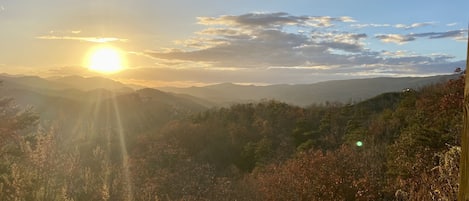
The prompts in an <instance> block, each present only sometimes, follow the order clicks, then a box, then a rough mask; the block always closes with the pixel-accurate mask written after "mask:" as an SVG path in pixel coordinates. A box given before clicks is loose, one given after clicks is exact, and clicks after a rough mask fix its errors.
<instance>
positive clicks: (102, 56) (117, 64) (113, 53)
mask: <svg viewBox="0 0 469 201" xmlns="http://www.w3.org/2000/svg"><path fill="white" fill-rule="evenodd" d="M124 63H125V59H124V56H123V54H122V51H121V50H119V49H118V48H115V47H112V46H99V47H95V48H93V49H91V50H90V51H89V53H88V55H87V57H86V64H85V65H86V66H87V67H88V69H90V70H92V71H96V72H99V73H104V74H112V73H117V72H119V71H121V70H123V69H124V68H125V66H124Z"/></svg>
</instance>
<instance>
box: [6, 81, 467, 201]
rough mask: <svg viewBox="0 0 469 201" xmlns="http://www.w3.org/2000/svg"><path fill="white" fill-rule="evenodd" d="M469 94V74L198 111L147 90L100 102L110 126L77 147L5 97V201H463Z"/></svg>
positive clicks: (80, 133)
mask: <svg viewBox="0 0 469 201" xmlns="http://www.w3.org/2000/svg"><path fill="white" fill-rule="evenodd" d="M463 88H464V77H463V76H461V77H459V78H456V79H452V80H449V81H448V82H445V83H440V84H433V85H428V86H426V87H422V88H420V89H418V90H407V91H402V92H391V93H384V94H381V95H378V96H376V97H374V98H371V99H367V100H365V101H361V102H356V103H348V104H344V103H336V102H325V103H323V104H313V105H310V106H308V107H306V108H304V107H298V106H293V105H289V104H287V103H283V102H279V101H275V100H265V101H261V102H258V103H245V104H234V105H232V106H230V107H227V108H212V109H209V110H203V109H201V108H203V107H202V106H200V105H198V104H196V103H194V102H190V101H188V100H187V99H184V101H182V100H180V99H178V100H179V101H181V102H178V105H186V106H188V107H187V108H198V109H192V110H188V109H184V110H181V112H174V111H177V110H168V111H171V113H169V112H168V113H161V114H160V113H156V112H157V111H162V110H156V109H152V107H151V105H152V104H150V103H149V102H159V103H160V104H158V105H165V104H166V106H167V105H168V104H169V102H171V103H174V102H173V101H175V99H174V100H173V99H171V98H174V97H173V96H168V95H167V94H166V93H160V92H159V91H153V90H141V91H138V92H136V94H138V95H135V94H134V95H131V94H128V95H124V96H115V97H109V99H106V100H104V101H103V102H100V105H101V106H100V107H98V108H100V110H90V111H96V112H97V113H98V114H99V115H98V116H95V117H94V118H95V119H91V120H90V122H95V121H99V122H100V124H99V125H102V126H100V127H99V129H96V128H94V127H91V126H89V125H90V124H76V125H75V126H76V128H75V129H76V130H75V131H76V132H74V133H73V136H75V137H74V138H71V139H67V140H65V139H64V137H63V136H69V135H70V134H69V132H72V131H71V130H67V129H57V128H58V127H60V125H61V121H60V120H57V121H56V122H55V123H54V124H49V127H44V126H43V124H40V125H42V126H35V125H37V122H38V117H37V116H36V115H35V114H34V113H33V112H32V110H30V109H21V108H19V107H16V106H15V102H14V100H12V99H8V98H5V97H3V99H1V101H0V111H2V113H0V122H1V123H0V135H1V137H2V141H1V143H0V157H1V160H0V200H269V201H272V200H279V201H280V200H282V201H283V200H313V201H314V200H455V199H456V195H457V180H458V174H459V168H458V160H459V154H460V147H459V145H460V140H459V139H460V133H461V129H462V103H463ZM116 100H117V103H118V105H119V107H123V108H126V109H122V110H119V112H116V111H115V110H113V108H114V109H115V102H114V101H116ZM165 100H167V101H169V102H165ZM146 103H148V104H146ZM124 106H125V107H124ZM166 106H165V107H164V108H173V109H177V107H176V104H175V105H172V106H169V107H166ZM189 106H190V107H189ZM106 108H108V109H106ZM141 111H149V112H148V113H146V114H144V115H143V116H139V115H142V114H140V113H139V112H141ZM152 111H153V112H152ZM182 111H184V112H182ZM171 115H173V116H171ZM134 116H138V117H139V118H134ZM89 117H92V116H89ZM147 117H153V118H155V119H151V118H150V119H147ZM158 118H164V120H157V119H158ZM132 119H133V120H134V121H133V122H130V121H131V120H132ZM135 119H137V120H135ZM119 122H120V123H119ZM154 122H158V123H154ZM129 127H132V128H135V129H129ZM137 128H138V129H137ZM137 130H138V132H137Z"/></svg>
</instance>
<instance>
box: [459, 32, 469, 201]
mask: <svg viewBox="0 0 469 201" xmlns="http://www.w3.org/2000/svg"><path fill="white" fill-rule="evenodd" d="M466 51H467V53H466V54H467V57H466V78H465V79H466V80H465V81H466V83H465V87H464V109H463V110H464V112H463V115H464V116H463V130H462V136H461V137H462V139H461V151H462V152H461V161H460V162H459V163H460V165H459V171H460V178H459V193H458V200H459V201H469V76H468V74H467V73H468V70H469V40H468V41H467V50H466Z"/></svg>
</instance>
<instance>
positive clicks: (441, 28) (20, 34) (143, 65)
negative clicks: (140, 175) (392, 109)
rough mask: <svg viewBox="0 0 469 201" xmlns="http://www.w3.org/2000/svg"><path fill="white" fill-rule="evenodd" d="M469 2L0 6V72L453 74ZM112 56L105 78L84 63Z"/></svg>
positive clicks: (53, 0) (267, 80) (263, 76)
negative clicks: (119, 65) (102, 51)
mask: <svg viewBox="0 0 469 201" xmlns="http://www.w3.org/2000/svg"><path fill="white" fill-rule="evenodd" d="M468 8H469V1H467V0H454V1H441V0H427V1H417V0H416V1H408V0H406V1H403V0H395V1H376V0H354V1H348V0H328V1H317V0H289V1H284V0H258V1H252V0H232V1H220V0H199V1H190V0H171V1H154V0H134V1H129V0H127V1H124V0H65V1H64V0H43V1H36V0H0V73H7V74H15V75H19V74H20V75H37V76H41V77H55V76H68V75H80V76H104V77H109V78H113V79H116V80H119V81H122V82H126V83H133V84H139V85H145V86H150V87H161V86H180V87H184V86H203V85H209V84H216V83H224V82H232V83H239V84H256V85H267V84H303V83H315V82H320V81H326V80H338V79H356V78H368V77H403V76H432V75H439V74H449V73H452V72H453V71H454V69H456V68H458V67H462V68H463V67H464V66H465V57H466V45H467V44H466V41H467V35H468V31H467V30H468V28H467V27H468V23H469V14H468V11H467V9H468ZM102 45H106V46H112V47H115V48H118V49H120V50H121V51H122V52H123V54H122V55H123V56H124V57H125V60H126V62H125V66H126V68H125V69H124V70H123V71H120V72H118V73H114V74H100V73H97V72H94V71H90V70H88V68H87V66H86V65H85V64H84V62H83V61H84V60H86V57H87V54H88V52H89V50H90V49H92V48H95V47H97V46H102Z"/></svg>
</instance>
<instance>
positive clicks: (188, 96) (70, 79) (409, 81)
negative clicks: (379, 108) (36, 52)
mask: <svg viewBox="0 0 469 201" xmlns="http://www.w3.org/2000/svg"><path fill="white" fill-rule="evenodd" d="M458 76H459V75H440V76H432V77H402V78H385V77H382V78H369V79H352V80H336V81H326V82H319V83H314V84H297V85H287V84H280V85H269V86H254V85H248V86H246V85H237V84H232V83H222V84H216V85H210V86H205V87H187V88H176V87H164V88H158V89H150V88H144V89H138V90H134V89H132V87H129V86H128V85H125V84H123V83H121V82H117V81H114V80H111V79H107V78H102V77H87V78H85V77H80V76H67V77H55V78H47V79H46V78H41V77H37V76H10V75H6V74H1V75H0V80H1V81H2V82H3V83H2V85H1V86H0V91H2V95H10V96H13V97H14V98H16V99H18V102H20V103H22V104H30V105H33V106H38V105H40V102H41V100H52V99H57V101H58V100H61V101H64V100H68V101H81V102H83V101H85V102H93V101H97V100H100V101H102V100H105V99H109V98H112V97H119V96H124V95H135V96H138V97H139V99H142V100H146V101H152V102H153V103H154V104H160V105H161V104H163V105H166V106H167V107H174V108H179V107H181V108H187V109H190V110H197V111H198V110H202V109H203V108H210V107H213V106H229V105H230V104H234V103H243V102H253V101H260V100H262V99H275V100H279V101H282V102H286V103H289V104H294V105H299V106H308V105H311V104H318V103H324V102H326V101H329V102H358V101H362V100H365V99H368V98H371V97H374V96H377V95H379V94H382V93H386V92H398V91H401V90H403V89H406V88H412V89H418V88H421V87H423V86H425V85H429V84H432V83H438V82H444V81H447V80H449V79H455V78H457V77H458ZM44 104H45V103H44ZM39 108H41V107H39Z"/></svg>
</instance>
